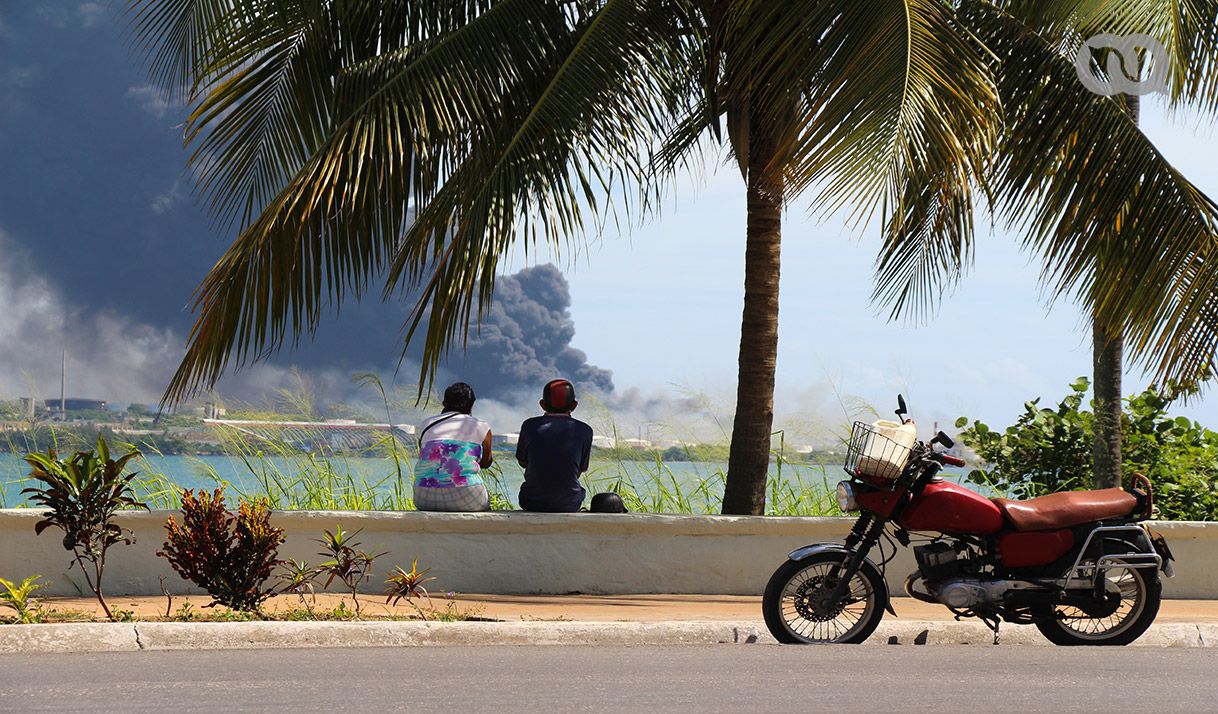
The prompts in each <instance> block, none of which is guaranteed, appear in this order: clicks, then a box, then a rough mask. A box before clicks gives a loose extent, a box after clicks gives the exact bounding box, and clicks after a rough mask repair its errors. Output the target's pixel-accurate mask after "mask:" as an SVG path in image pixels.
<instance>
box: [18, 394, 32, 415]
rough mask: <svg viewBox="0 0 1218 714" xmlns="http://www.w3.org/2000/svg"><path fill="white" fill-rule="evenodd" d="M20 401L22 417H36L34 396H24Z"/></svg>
mask: <svg viewBox="0 0 1218 714" xmlns="http://www.w3.org/2000/svg"><path fill="white" fill-rule="evenodd" d="M19 403H20V405H21V418H22V419H33V418H34V400H33V398H32V397H22V398H21V399H20V400H19Z"/></svg>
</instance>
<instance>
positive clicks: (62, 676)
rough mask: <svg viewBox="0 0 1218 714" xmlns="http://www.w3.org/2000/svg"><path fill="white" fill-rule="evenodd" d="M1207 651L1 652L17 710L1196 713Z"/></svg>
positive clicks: (1211, 673)
mask: <svg viewBox="0 0 1218 714" xmlns="http://www.w3.org/2000/svg"><path fill="white" fill-rule="evenodd" d="M1216 673H1218V652H1215V650H1213V649H1209V648H1207V649H1157V648H1136V649H1134V648H1127V649H1121V648H1111V649H1099V648H1087V649H1082V648H1052V647H1019V646H1008V647H1001V646H1000V647H988V646H987V647H980V646H973V647H948V646H932V647H910V646H903V647H889V646H883V645H876V646H864V647H849V646H838V647H828V646H826V647H779V646H774V645H718V646H714V645H711V646H698V647H694V646H686V647H604V646H600V647H562V646H560V647H434V648H433V647H415V648H400V649H345V650H336V649H331V650H320V649H319V650H240V651H197V652H130V653H111V654H85V655H0V710H3V711H13V712H75V711H83V712H132V713H135V712H162V711H170V712H174V713H175V714H177V713H185V712H209V713H211V712H227V711H250V712H273V711H291V712H334V713H336V714H337V713H340V712H355V711H376V712H386V711H391V712H414V711H435V712H462V711H493V712H496V714H500V713H503V712H530V713H532V714H538V713H540V712H568V711H629V712H634V711H647V712H657V711H663V712H669V711H672V712H712V711H724V712H753V711H768V712H776V711H794V710H797V709H798V710H803V711H814V712H815V711H834V712H852V711H866V712H887V711H893V712H935V713H936V714H945V713H956V712H985V713H986V714H989V713H990V712H1024V713H1026V712H1042V711H1043V712H1072V711H1080V712H1081V711H1087V712H1095V711H1102V712H1106V713H1107V712H1134V711H1136V712H1201V711H1218V676H1216Z"/></svg>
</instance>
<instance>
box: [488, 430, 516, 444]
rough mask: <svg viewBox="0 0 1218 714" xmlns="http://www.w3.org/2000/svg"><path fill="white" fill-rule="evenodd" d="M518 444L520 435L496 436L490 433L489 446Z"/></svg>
mask: <svg viewBox="0 0 1218 714" xmlns="http://www.w3.org/2000/svg"><path fill="white" fill-rule="evenodd" d="M519 443H520V434H496V433H494V432H491V446H515V445H517V444H519Z"/></svg>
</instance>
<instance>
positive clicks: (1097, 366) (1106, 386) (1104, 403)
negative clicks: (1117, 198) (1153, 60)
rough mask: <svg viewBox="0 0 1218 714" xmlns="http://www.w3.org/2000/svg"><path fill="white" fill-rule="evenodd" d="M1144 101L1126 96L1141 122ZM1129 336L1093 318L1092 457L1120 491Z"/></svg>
mask: <svg viewBox="0 0 1218 714" xmlns="http://www.w3.org/2000/svg"><path fill="white" fill-rule="evenodd" d="M1140 108H1141V107H1140V101H1139V98H1138V97H1137V96H1136V95H1131V94H1130V95H1125V112H1126V113H1127V114H1128V115H1129V117H1130V118H1131V119H1133V122H1134V124H1137V123H1138V120H1139V114H1140V111H1139V110H1140ZM1124 347H1125V336H1124V335H1123V334H1121V326H1120V325H1113V324H1112V323H1111V322H1109V321H1107V320H1105V319H1103V318H1102V317H1100V316H1099V315H1094V314H1093V315H1092V317H1091V369H1092V375H1093V378H1094V382H1095V444H1094V446H1093V450H1092V455H1091V471H1092V475H1091V478H1092V482H1093V484H1094V486H1095V488H1119V487H1120V486H1121V484H1122V483H1123V481H1124V478H1123V475H1122V474H1121V366H1122V352H1123V351H1124Z"/></svg>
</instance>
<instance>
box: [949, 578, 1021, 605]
mask: <svg viewBox="0 0 1218 714" xmlns="http://www.w3.org/2000/svg"><path fill="white" fill-rule="evenodd" d="M1030 585H1031V584H1030V583H1027V582H1024V581H1019V580H982V579H980V578H960V579H958V580H949V581H947V582H941V583H937V584H936V585H935V586H934V587H933V588H932V590H933V592H934V594H935V596H936V597H937V598H939V602H942V603H943V604H944V605H947V606H948V607H951V608H956V609H971V608H977V607H980V606H987V607H994V608H997V607H1000V606H1002V604H1003V603H1002V598H1003V596H1005V595H1006V594H1007V593H1008V592H1009V591H1011V590H1019V589H1024V588H1027V587H1030Z"/></svg>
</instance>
